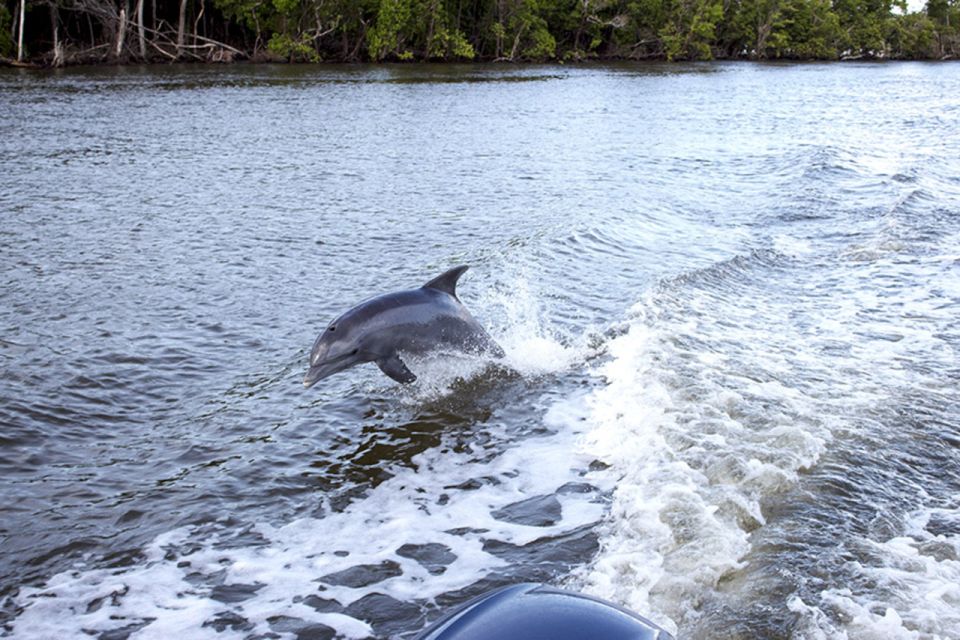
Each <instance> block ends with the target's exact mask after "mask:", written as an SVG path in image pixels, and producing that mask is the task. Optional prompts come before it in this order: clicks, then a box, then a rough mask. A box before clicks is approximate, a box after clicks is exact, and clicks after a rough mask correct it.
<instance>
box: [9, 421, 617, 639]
mask: <svg viewBox="0 0 960 640" xmlns="http://www.w3.org/2000/svg"><path fill="white" fill-rule="evenodd" d="M489 437H490V434H488V438H489ZM576 437H577V433H576V432H574V431H569V430H568V431H562V432H560V431H558V432H548V433H545V434H544V435H542V436H541V437H532V438H527V439H525V440H524V441H523V443H522V445H516V446H512V447H510V448H508V449H507V450H506V451H503V452H502V453H500V454H499V455H495V454H493V452H492V451H491V450H489V449H488V448H487V447H489V446H490V443H489V439H488V442H487V445H486V446H478V447H476V448H475V449H473V450H470V451H463V452H459V453H457V452H453V451H450V450H447V449H442V450H431V451H428V452H426V453H423V454H421V455H419V456H417V457H416V458H414V461H413V462H414V465H415V468H414V469H393V470H392V471H394V472H395V473H396V475H395V476H394V477H393V478H391V479H389V480H387V481H386V482H384V483H382V484H380V485H379V486H378V487H376V488H375V489H372V490H370V491H369V493H368V495H367V496H366V497H365V499H363V500H359V501H357V502H354V503H352V504H351V505H349V506H348V507H347V508H346V509H345V510H343V511H341V512H336V511H333V510H330V512H329V513H328V514H327V515H326V516H325V517H322V518H306V519H300V520H297V521H294V522H291V523H288V524H284V525H279V526H274V525H271V524H267V523H259V524H257V525H255V526H253V527H250V528H249V530H248V531H247V533H246V534H245V535H244V538H246V543H245V544H240V545H237V544H236V543H231V542H230V540H229V539H228V538H229V537H230V536H229V534H230V533H231V531H230V530H229V529H228V528H227V527H226V526H224V527H223V528H215V529H214V530H213V531H210V532H204V531H202V530H200V529H197V528H181V529H177V530H175V531H171V532H169V533H167V534H164V535H162V536H159V537H158V538H157V539H155V540H154V541H153V542H152V543H151V544H150V545H149V546H148V547H147V548H146V549H145V550H144V558H143V560H142V561H141V562H139V563H138V564H137V565H135V566H132V567H126V568H118V569H83V568H77V569H76V570H72V571H67V572H64V573H61V574H58V575H56V576H54V577H52V578H51V579H50V580H49V581H48V582H47V583H46V584H45V585H44V586H43V587H40V588H24V589H22V590H21V592H20V594H19V595H18V596H17V606H18V607H19V608H22V611H21V612H20V614H19V615H18V616H17V617H16V619H14V620H13V621H12V623H11V625H10V628H11V633H12V637H15V638H40V637H67V636H69V635H71V634H73V633H75V632H76V630H78V629H85V630H89V631H90V632H91V633H95V634H96V633H104V632H110V631H117V630H119V629H129V630H131V631H134V630H135V631H136V633H135V635H134V636H133V637H135V638H137V639H138V640H140V639H146V638H158V639H159V638H170V637H176V636H177V635H183V634H184V633H187V634H188V635H190V637H192V638H214V637H216V638H245V637H249V636H250V635H251V634H254V635H256V634H257V633H268V632H273V633H279V634H280V635H281V636H283V637H294V636H295V635H296V634H297V633H302V632H304V630H306V629H308V628H310V627H311V626H316V625H321V626H322V627H316V628H317V629H319V628H326V629H330V630H333V631H334V632H336V633H337V634H338V635H339V636H342V637H347V638H366V637H370V636H375V637H384V636H386V635H390V634H389V627H388V628H387V630H386V631H385V630H384V629H383V628H376V627H371V625H370V624H368V623H367V622H366V621H365V620H364V617H365V612H366V611H367V610H368V608H369V607H370V606H380V607H392V608H393V611H394V612H395V614H396V615H397V617H398V618H401V619H400V620H399V622H400V623H401V624H406V625H414V626H415V625H416V624H418V620H419V621H420V623H422V621H423V619H424V616H425V615H426V613H427V612H429V611H431V610H432V609H433V608H434V607H435V606H436V605H435V604H433V602H434V599H436V598H437V597H438V596H441V595H442V594H445V593H449V592H456V591H458V590H462V589H465V588H468V587H470V586H471V585H472V584H474V583H476V582H478V581H480V580H482V579H484V578H486V577H488V576H490V575H491V574H493V573H496V572H497V571H499V570H503V569H505V568H507V567H508V566H509V565H510V560H509V558H505V557H504V556H503V554H502V550H504V549H505V550H507V551H509V550H510V549H522V548H524V547H525V545H529V544H531V543H534V542H536V541H537V540H541V539H544V538H547V539H549V538H551V537H557V536H562V535H564V534H569V533H570V532H571V531H576V530H578V529H581V528H582V527H585V526H589V525H591V524H593V523H595V522H597V521H598V520H599V519H600V518H601V517H602V515H603V511H604V506H603V500H602V499H600V498H599V496H598V493H597V491H596V489H589V488H584V487H581V486H577V487H573V488H571V489H570V490H564V489H563V487H564V486H568V485H570V483H571V482H573V481H574V480H581V481H582V480H583V479H584V478H588V477H589V470H588V465H589V460H588V459H586V458H584V457H583V456H582V455H581V454H578V453H574V452H575V449H576V447H575V446H574V443H575V439H576ZM500 438H501V439H506V438H508V435H507V434H500ZM531 497H534V498H537V497H539V498H542V502H543V503H544V504H547V505H548V506H547V508H546V509H545V510H541V514H540V515H539V516H536V517H539V518H540V521H538V522H535V523H532V522H529V521H525V519H524V516H522V515H521V516H515V515H511V513H510V512H511V509H512V507H511V505H516V504H518V503H523V502H524V501H525V500H528V499H530V498H531ZM424 549H429V550H431V552H430V554H431V555H432V558H433V560H432V561H431V560H424V558H423V556H422V555H421V554H419V553H418V550H424ZM508 555H509V554H508ZM418 557H419V559H418ZM371 603H373V604H371ZM380 615H381V616H382V615H383V611H381V612H380Z"/></svg>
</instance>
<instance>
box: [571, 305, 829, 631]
mask: <svg viewBox="0 0 960 640" xmlns="http://www.w3.org/2000/svg"><path fill="white" fill-rule="evenodd" d="M648 303H650V304H652V301H648ZM644 308H645V307H638V310H637V311H638V313H640V314H641V315H643V314H644V313H645V312H644ZM686 328H687V329H688V330H693V329H694V327H693V326H688V327H686ZM674 338H675V335H671V332H669V331H661V330H659V329H658V328H656V327H655V326H651V324H649V323H648V322H645V321H644V320H643V319H642V318H640V319H638V320H636V321H634V322H633V323H632V324H631V326H630V328H629V330H628V331H627V332H626V333H625V334H623V335H621V336H619V337H617V338H615V339H614V340H612V341H611V342H610V344H609V360H608V361H607V362H605V363H604V364H603V365H601V366H599V367H598V368H597V369H596V370H595V372H594V373H595V375H596V376H597V377H598V378H602V379H603V380H604V381H605V385H604V386H602V387H601V388H599V389H597V390H596V391H594V392H593V393H592V394H590V395H589V396H587V397H586V398H585V399H584V406H585V410H586V414H587V415H586V421H587V423H588V424H589V425H590V426H591V428H590V430H589V431H588V432H586V433H585V434H584V436H583V437H582V439H581V441H580V446H581V447H582V450H583V451H584V453H586V454H588V455H589V456H595V457H597V458H598V459H599V460H601V461H603V462H604V463H606V464H607V465H609V468H608V470H607V472H606V473H608V474H609V475H610V478H609V479H608V483H609V484H611V485H613V486H615V487H616V488H615V489H614V491H613V498H612V504H611V507H610V510H609V513H608V515H607V518H606V520H605V522H604V523H603V525H601V527H600V531H601V538H600V552H599V554H598V555H597V557H596V559H595V560H594V561H593V562H592V563H591V564H590V565H589V566H587V567H585V568H583V569H581V570H580V571H578V572H577V573H576V575H575V576H573V578H572V580H571V584H572V585H574V586H576V587H579V588H582V589H584V590H586V591H587V592H590V593H592V594H594V595H597V596H600V597H603V598H607V599H610V600H614V601H618V602H620V603H622V604H623V605H625V606H627V607H628V608H631V609H633V610H635V611H640V612H643V613H644V615H647V616H649V617H651V618H652V619H653V620H655V621H656V622H658V623H659V624H661V625H662V626H664V627H666V628H668V629H669V630H671V631H674V632H676V631H677V630H678V629H681V628H685V627H690V626H692V625H693V624H694V623H695V621H696V618H697V616H698V615H699V612H700V611H701V610H702V608H703V607H704V605H705V603H707V602H709V600H710V598H711V595H710V594H711V593H712V592H713V590H714V589H716V587H717V585H718V584H719V582H720V581H721V580H722V579H723V578H724V577H725V576H727V575H729V574H730V573H731V572H733V571H736V570H737V569H739V568H740V567H742V566H743V560H742V559H743V557H744V556H745V555H746V553H747V552H748V551H749V549H750V544H749V533H750V531H752V530H754V529H756V528H757V527H759V526H761V525H763V523H764V516H763V514H762V512H761V508H760V503H761V501H762V499H763V498H764V497H765V496H768V495H770V494H772V493H775V492H777V491H779V490H781V489H782V488H784V487H786V486H789V485H790V484H791V483H793V482H795V480H796V473H797V471H798V470H800V469H802V468H804V467H808V466H810V465H811V464H813V463H814V462H815V461H816V459H817V457H818V455H819V454H820V452H821V451H822V448H823V445H824V439H823V436H822V434H819V433H817V432H816V431H815V430H806V429H804V428H803V427H802V426H797V425H796V424H794V423H793V422H792V421H791V420H788V419H786V416H785V415H784V414H780V415H776V414H775V415H774V418H773V419H772V420H771V421H770V422H769V423H767V424H764V425H762V426H760V425H758V424H757V423H751V421H750V420H749V418H748V417H747V415H745V414H744V413H743V412H742V410H743V408H744V407H745V406H746V405H748V404H749V401H748V400H747V397H748V396H753V398H756V397H762V398H764V399H765V401H767V402H770V403H772V404H776V405H779V406H780V407H782V410H783V411H785V412H786V411H789V410H790V407H791V406H792V405H793V404H794V403H796V402H798V401H802V399H801V398H799V397H798V396H799V394H797V393H796V392H795V391H793V390H791V389H788V388H786V387H784V386H782V385H780V384H777V383H775V382H766V383H760V382H754V381H750V380H747V379H743V380H741V384H740V385H738V386H734V387H723V386H721V385H716V386H707V387H699V388H698V387H695V386H694V385H684V384H683V383H682V382H679V383H678V380H677V379H676V378H674V376H673V375H672V373H673V372H671V371H670V367H671V361H672V360H676V359H680V360H683V361H686V362H687V363H688V364H689V365H692V366H696V367H698V368H703V369H705V370H708V371H709V370H713V371H715V372H716V373H719V372H720V371H721V370H722V368H723V360H724V358H723V356H722V355H720V354H717V353H714V352H711V351H709V350H703V351H696V350H693V349H683V348H681V347H678V346H677V345H676V344H675V342H676V341H675V339H674Z"/></svg>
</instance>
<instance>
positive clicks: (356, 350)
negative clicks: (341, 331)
mask: <svg viewBox="0 0 960 640" xmlns="http://www.w3.org/2000/svg"><path fill="white" fill-rule="evenodd" d="M358 353H360V349H354V350H353V351H351V352H350V355H352V356H355V355H357V354H358Z"/></svg>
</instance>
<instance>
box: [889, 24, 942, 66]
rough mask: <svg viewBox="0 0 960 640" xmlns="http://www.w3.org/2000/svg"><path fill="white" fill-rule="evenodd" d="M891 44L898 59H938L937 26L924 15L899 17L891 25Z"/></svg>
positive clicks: (893, 53)
mask: <svg viewBox="0 0 960 640" xmlns="http://www.w3.org/2000/svg"><path fill="white" fill-rule="evenodd" d="M889 42H890V45H891V49H892V51H891V53H892V55H893V56H894V57H896V58H909V59H922V58H933V57H936V55H937V42H936V25H935V24H934V21H933V20H932V19H931V18H930V16H929V15H923V14H922V13H912V14H909V15H905V16H897V17H896V18H894V19H893V21H892V23H891V33H890V35H889Z"/></svg>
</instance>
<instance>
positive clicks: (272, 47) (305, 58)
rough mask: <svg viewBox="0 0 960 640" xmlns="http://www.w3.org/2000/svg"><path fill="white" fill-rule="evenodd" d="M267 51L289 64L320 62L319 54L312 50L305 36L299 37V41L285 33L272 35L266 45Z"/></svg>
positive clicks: (307, 37)
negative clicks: (287, 61)
mask: <svg viewBox="0 0 960 640" xmlns="http://www.w3.org/2000/svg"><path fill="white" fill-rule="evenodd" d="M267 50H269V51H270V52H271V53H273V54H274V55H277V56H280V57H281V58H286V59H287V60H289V61H290V62H319V61H320V54H318V53H317V51H316V50H315V49H314V48H313V46H312V43H311V41H310V38H309V36H307V35H306V34H303V35H301V36H300V38H299V39H294V38H293V37H291V36H289V35H287V34H285V33H274V34H273V35H272V36H270V42H268V43H267Z"/></svg>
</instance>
